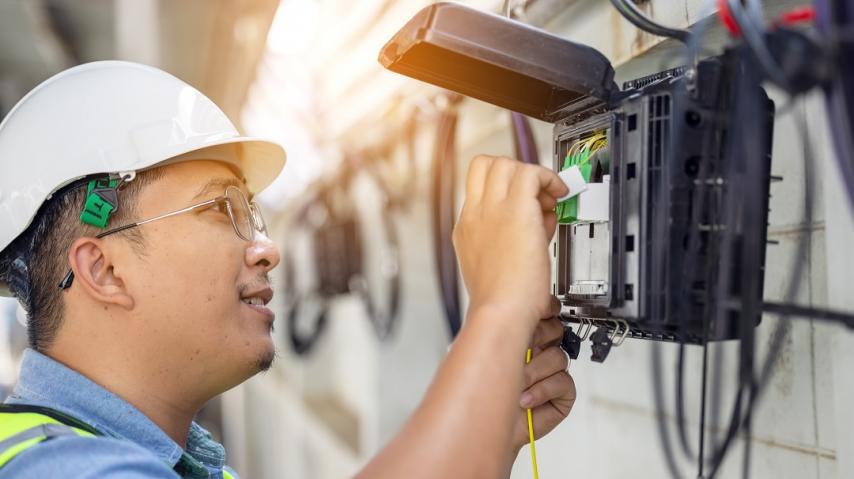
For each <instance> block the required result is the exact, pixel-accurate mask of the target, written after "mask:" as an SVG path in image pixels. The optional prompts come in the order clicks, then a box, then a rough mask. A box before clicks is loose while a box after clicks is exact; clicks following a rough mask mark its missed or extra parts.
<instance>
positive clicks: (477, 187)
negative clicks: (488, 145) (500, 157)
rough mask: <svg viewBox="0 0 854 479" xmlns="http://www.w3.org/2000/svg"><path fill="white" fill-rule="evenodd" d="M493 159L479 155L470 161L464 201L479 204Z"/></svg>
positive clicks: (492, 157)
mask: <svg viewBox="0 0 854 479" xmlns="http://www.w3.org/2000/svg"><path fill="white" fill-rule="evenodd" d="M495 159H496V158H495V157H494V156H487V155H481V156H476V157H475V158H474V159H473V160H472V161H471V164H469V171H468V174H467V176H466V201H470V202H472V203H479V202H480V199H481V198H482V197H483V190H484V188H485V187H486V176H487V174H488V173H489V169H490V167H491V166H492V163H493V162H494V161H495Z"/></svg>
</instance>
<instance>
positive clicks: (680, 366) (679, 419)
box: [676, 341, 694, 457]
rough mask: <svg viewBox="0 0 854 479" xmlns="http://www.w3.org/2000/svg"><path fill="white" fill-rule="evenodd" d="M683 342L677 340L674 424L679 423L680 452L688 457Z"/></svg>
mask: <svg viewBox="0 0 854 479" xmlns="http://www.w3.org/2000/svg"><path fill="white" fill-rule="evenodd" d="M684 383H685V343H684V342H682V341H680V342H679V353H678V356H677V359H676V424H678V425H679V427H678V429H677V431H678V434H677V437H678V438H679V443H680V445H681V446H682V452H684V453H685V455H686V456H688V457H693V456H694V451H693V450H692V448H691V444H689V443H688V431H687V429H686V428H685V397H684V390H685V384H684Z"/></svg>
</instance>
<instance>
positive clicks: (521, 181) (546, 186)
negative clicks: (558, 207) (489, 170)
mask: <svg viewBox="0 0 854 479" xmlns="http://www.w3.org/2000/svg"><path fill="white" fill-rule="evenodd" d="M541 193H545V194H547V195H549V196H551V197H553V198H560V197H562V196H564V195H566V194H567V193H569V188H567V186H566V184H565V183H564V182H563V180H561V179H560V177H559V176H558V175H557V174H556V173H555V172H553V171H552V170H549V169H547V168H543V167H542V166H539V165H523V168H521V169H520V171H519V172H518V174H517V175H516V176H515V177H514V178H513V183H512V185H511V186H510V194H511V195H514V196H517V197H520V198H522V199H524V198H539V196H540V194H541Z"/></svg>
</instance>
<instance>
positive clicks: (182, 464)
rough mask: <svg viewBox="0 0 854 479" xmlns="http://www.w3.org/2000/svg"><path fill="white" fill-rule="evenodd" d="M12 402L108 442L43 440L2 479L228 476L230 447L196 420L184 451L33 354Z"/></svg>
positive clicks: (134, 412) (138, 416)
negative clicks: (59, 416) (53, 413)
mask: <svg viewBox="0 0 854 479" xmlns="http://www.w3.org/2000/svg"><path fill="white" fill-rule="evenodd" d="M6 403H7V404H30V405H35V406H43V407H49V408H51V409H55V410H57V411H61V412H63V413H65V414H68V415H70V416H72V417H74V418H76V419H78V420H80V421H83V422H85V423H87V424H89V425H90V426H92V427H94V428H95V429H97V430H98V431H100V432H101V433H102V434H104V436H97V437H78V436H62V437H57V438H53V439H51V440H49V441H45V442H42V443H40V444H39V445H37V446H33V447H31V448H29V449H27V450H25V451H24V452H22V453H20V454H19V455H18V456H16V457H15V458H14V459H12V460H11V461H9V462H8V463H7V464H6V465H5V466H4V467H3V468H2V469H0V478H12V477H14V478H16V479H28V478H32V479H52V478H57V479H59V478H62V479H65V478H67V477H75V478H96V477H97V478H123V479H137V478H138V479H142V478H146V479H151V478H172V479H174V478H177V477H185V478H192V479H208V478H217V479H219V478H222V477H223V475H222V472H223V468H224V467H225V466H224V464H225V448H223V447H222V445H221V444H219V443H218V442H216V441H214V440H213V439H211V435H210V433H209V432H207V431H206V430H204V429H203V428H202V427H201V426H199V425H198V424H196V423H195V422H193V424H192V426H191V427H190V432H189V435H188V437H187V448H186V450H184V449H182V448H181V446H179V445H178V443H176V442H175V441H173V440H172V439H171V438H170V437H169V436H167V435H166V433H165V432H163V430H161V429H160V428H159V427H157V425H156V424H154V423H153V422H151V420H150V419H149V418H148V417H147V416H146V415H145V414H143V413H142V412H141V411H139V410H138V409H136V408H135V407H133V406H131V405H130V404H129V403H128V402H127V401H125V400H123V399H122V398H120V397H118V396H116V395H115V394H113V393H111V392H110V391H107V390H106V389H104V388H102V387H101V386H99V385H97V384H95V383H94V382H92V381H91V380H89V379H87V378H86V377H84V376H83V375H82V374H80V373H78V372H77V371H74V370H73V369H70V368H68V367H66V366H64V365H62V364H60V363H58V362H57V361H54V360H53V359H51V358H49V357H47V356H45V355H43V354H40V353H38V352H36V351H34V350H32V349H27V350H26V351H25V352H24V359H23V362H22V364H21V374H20V378H19V380H18V384H17V386H15V390H14V392H13V393H12V395H11V396H9V397H8V398H7V399H6ZM227 470H228V472H229V473H230V474H232V476H234V477H235V478H237V475H236V474H234V472H233V471H232V470H231V469H227ZM176 471H177V472H176Z"/></svg>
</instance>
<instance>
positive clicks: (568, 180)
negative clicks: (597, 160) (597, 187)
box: [558, 166, 587, 203]
mask: <svg viewBox="0 0 854 479" xmlns="http://www.w3.org/2000/svg"><path fill="white" fill-rule="evenodd" d="M558 176H560V179H561V180H563V183H564V184H565V185H566V186H567V188H569V193H568V194H567V195H566V196H564V197H562V198H558V203H560V202H561V201H566V200H568V199H570V198H572V197H574V196H577V195H579V194H580V193H582V192H584V191H586V190H587V182H586V181H584V175H582V174H581V170H579V169H578V167H577V166H570V167H569V168H567V169H565V170H563V171H561V172H560V173H558Z"/></svg>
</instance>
